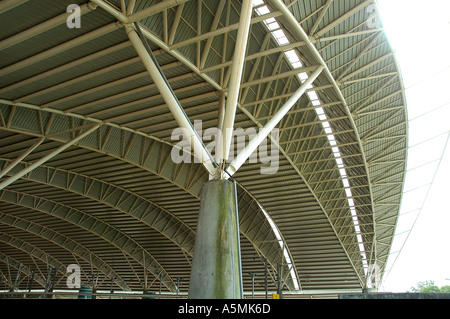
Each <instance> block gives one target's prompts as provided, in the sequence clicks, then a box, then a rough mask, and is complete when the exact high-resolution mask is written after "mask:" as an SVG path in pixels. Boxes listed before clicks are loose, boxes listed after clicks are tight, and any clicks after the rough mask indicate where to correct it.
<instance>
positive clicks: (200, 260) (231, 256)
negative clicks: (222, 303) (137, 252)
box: [188, 180, 243, 299]
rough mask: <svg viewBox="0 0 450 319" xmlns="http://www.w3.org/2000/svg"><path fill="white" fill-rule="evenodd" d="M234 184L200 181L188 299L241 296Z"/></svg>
mask: <svg viewBox="0 0 450 319" xmlns="http://www.w3.org/2000/svg"><path fill="white" fill-rule="evenodd" d="M237 214H238V212H237V202H236V187H235V184H234V182H232V181H229V180H211V181H208V182H206V183H205V184H204V185H203V189H202V196H201V202H200V211H199V216H198V223H197V232H196V238H195V246H194V259H193V262H192V270H191V281H190V285H189V295H188V297H189V298H190V299H241V298H243V295H242V272H241V257H240V249H241V248H240V241H239V222H238V215H237Z"/></svg>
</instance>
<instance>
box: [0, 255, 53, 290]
mask: <svg viewBox="0 0 450 319" xmlns="http://www.w3.org/2000/svg"><path fill="white" fill-rule="evenodd" d="M0 261H2V262H4V263H5V264H7V265H9V266H12V267H14V268H16V269H18V270H19V269H20V272H22V273H23V274H24V275H25V276H27V277H32V276H33V272H32V271H31V270H30V268H29V267H27V266H25V265H23V264H22V267H19V266H18V265H20V262H19V261H17V260H15V259H14V258H12V257H10V256H7V255H5V254H4V253H2V252H0ZM34 276H35V278H32V279H34V281H36V282H37V283H38V284H39V285H41V286H42V287H44V288H45V279H44V278H42V277H41V276H39V275H38V274H34Z"/></svg>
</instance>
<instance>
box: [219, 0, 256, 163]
mask: <svg viewBox="0 0 450 319" xmlns="http://www.w3.org/2000/svg"><path fill="white" fill-rule="evenodd" d="M251 17H252V1H251V0H244V1H242V9H241V15H240V19H239V29H238V34H237V38H236V46H235V49H234V55H233V64H232V65H231V79H230V86H229V90H228V96H227V101H226V107H225V118H224V122H223V128H222V139H223V140H222V145H223V148H222V152H223V153H222V154H220V155H221V156H222V157H223V161H225V160H227V159H228V157H229V151H230V147H231V139H232V136H233V134H232V131H233V127H234V119H235V116H236V108H237V103H238V98H239V89H240V85H241V79H242V70H243V68H244V60H245V52H246V48H247V42H248V36H249V31H250V21H251Z"/></svg>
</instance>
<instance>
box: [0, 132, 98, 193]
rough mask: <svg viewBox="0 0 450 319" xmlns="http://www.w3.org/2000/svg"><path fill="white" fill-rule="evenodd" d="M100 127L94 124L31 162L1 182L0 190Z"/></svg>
mask: <svg viewBox="0 0 450 319" xmlns="http://www.w3.org/2000/svg"><path fill="white" fill-rule="evenodd" d="M99 127H100V124H95V125H93V126H92V127H91V128H90V129H88V130H86V131H84V132H83V133H81V134H79V135H78V136H76V137H75V138H73V139H71V140H70V141H68V142H66V143H64V144H63V145H61V146H60V147H58V148H57V149H55V150H54V151H52V152H50V153H49V154H47V155H45V156H44V157H42V158H41V159H40V160H38V161H36V162H34V163H33V164H31V165H30V166H28V167H26V168H24V169H23V170H21V171H20V172H18V173H17V174H14V175H13V176H11V177H9V178H8V179H6V180H5V181H3V182H2V183H0V190H2V189H3V188H5V187H6V186H8V185H10V184H12V183H14V182H15V181H16V180H18V179H19V178H21V177H22V176H24V175H25V174H27V173H29V172H31V171H32V170H33V169H35V168H36V167H38V166H39V165H42V164H43V163H45V162H47V161H48V160H49V159H51V158H53V157H54V156H56V155H58V154H59V153H61V152H62V151H64V150H65V149H67V148H68V147H70V146H72V145H73V144H75V143H76V142H78V141H79V140H81V139H82V138H84V137H86V136H88V135H89V134H91V133H92V132H93V131H95V130H96V129H98V128H99Z"/></svg>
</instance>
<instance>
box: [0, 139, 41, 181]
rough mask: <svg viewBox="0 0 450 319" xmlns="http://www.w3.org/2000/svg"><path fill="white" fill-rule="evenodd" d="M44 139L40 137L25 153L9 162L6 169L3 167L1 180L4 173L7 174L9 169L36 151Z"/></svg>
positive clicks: (0, 175) (0, 174)
mask: <svg viewBox="0 0 450 319" xmlns="http://www.w3.org/2000/svg"><path fill="white" fill-rule="evenodd" d="M44 140H45V139H44V138H43V137H42V138H40V139H38V140H37V142H35V143H34V144H33V145H31V146H30V147H29V148H28V149H27V150H26V151H25V152H23V153H22V154H21V155H19V156H18V157H17V158H16V159H15V160H14V161H13V162H11V163H10V164H9V165H8V166H7V167H5V168H4V169H3V170H2V171H1V172H0V178H2V177H3V176H4V175H5V174H6V173H8V172H9V171H10V170H11V169H13V168H14V167H15V166H16V165H17V164H18V163H20V161H21V160H23V159H24V158H25V157H27V156H28V154H30V153H31V152H32V151H33V150H35V149H36V147H38V146H39V145H41V143H42V142H43V141H44Z"/></svg>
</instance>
